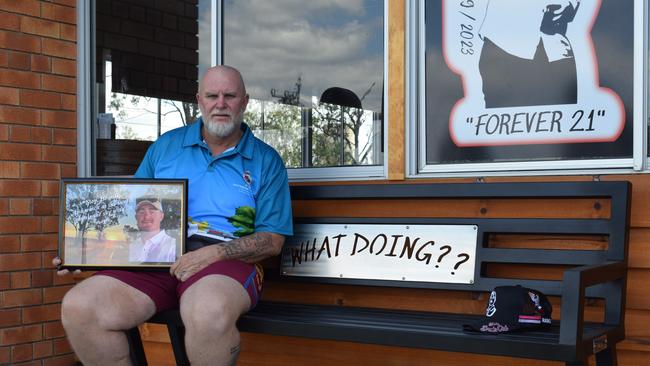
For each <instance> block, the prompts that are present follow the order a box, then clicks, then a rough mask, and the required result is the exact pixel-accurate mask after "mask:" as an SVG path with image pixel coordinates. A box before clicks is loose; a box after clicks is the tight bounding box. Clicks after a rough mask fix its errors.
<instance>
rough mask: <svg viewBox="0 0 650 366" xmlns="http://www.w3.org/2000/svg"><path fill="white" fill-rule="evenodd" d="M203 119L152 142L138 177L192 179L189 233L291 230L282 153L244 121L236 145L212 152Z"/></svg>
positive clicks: (220, 234)
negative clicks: (205, 137) (218, 153)
mask: <svg viewBox="0 0 650 366" xmlns="http://www.w3.org/2000/svg"><path fill="white" fill-rule="evenodd" d="M202 127H203V121H202V120H201V119H200V118H199V119H198V120H197V121H196V122H194V123H193V124H191V125H189V126H184V127H180V128H177V129H174V130H172V131H169V132H167V133H165V134H163V135H162V136H160V138H158V140H156V142H155V143H154V144H152V145H151V146H150V147H149V150H147V154H146V155H145V157H144V159H143V160H142V163H141V164H140V167H138V170H137V172H136V173H135V177H137V178H187V179H188V204H187V209H188V212H187V215H188V235H192V234H195V233H199V234H202V235H206V236H212V237H217V238H220V237H224V238H227V239H228V238H235V237H240V236H244V235H247V234H250V233H252V232H272V233H276V234H281V235H292V233H293V228H292V216H291V199H290V197H289V183H288V178H287V170H286V168H285V166H284V163H283V162H282V158H280V155H279V154H278V153H277V152H276V151H275V150H274V149H273V148H272V147H270V146H269V145H267V144H266V143H264V142H263V141H262V140H260V139H258V138H257V137H255V136H253V133H252V132H251V130H250V128H249V127H248V126H247V125H246V124H244V123H242V127H241V128H242V131H243V136H242V138H241V139H240V140H239V142H238V143H237V146H235V147H234V148H231V149H228V150H226V151H224V152H223V153H222V154H220V155H219V156H212V153H211V152H210V148H209V147H208V145H207V144H206V143H205V142H204V141H203V138H202V136H201V128H202Z"/></svg>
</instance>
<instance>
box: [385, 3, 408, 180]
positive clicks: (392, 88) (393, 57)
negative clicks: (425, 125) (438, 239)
mask: <svg viewBox="0 0 650 366" xmlns="http://www.w3.org/2000/svg"><path fill="white" fill-rule="evenodd" d="M405 3H406V2H405V1H390V2H389V3H388V6H389V8H388V17H389V18H388V58H389V59H388V65H389V66H390V67H388V80H387V81H386V82H387V84H386V88H387V91H388V96H387V98H388V111H387V112H388V113H387V115H388V119H387V120H386V122H388V125H387V128H386V131H388V164H387V165H388V179H392V180H401V179H404V166H405V161H406V159H405V153H406V152H405V151H404V141H405V139H404V115H405V108H406V103H405V97H404V94H405V81H406V73H405V62H404V59H405V56H406V54H405V30H406V27H405V18H404V14H405V13H404V12H405V10H406V9H405V7H406V4H405Z"/></svg>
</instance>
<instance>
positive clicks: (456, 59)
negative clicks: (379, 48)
mask: <svg viewBox="0 0 650 366" xmlns="http://www.w3.org/2000/svg"><path fill="white" fill-rule="evenodd" d="M441 3H442V2H440V1H426V2H424V7H425V8H424V11H425V16H424V24H423V26H422V34H423V36H424V37H425V42H424V43H425V47H424V48H425V49H424V50H423V52H424V60H425V61H424V69H423V70H424V75H423V76H422V80H423V82H424V83H425V84H424V89H425V98H423V100H425V105H424V106H423V107H424V108H423V109H421V110H422V111H423V114H422V116H423V117H424V119H425V120H424V123H423V125H422V126H421V127H423V128H424V131H422V130H421V133H420V134H419V135H420V136H422V137H425V139H426V141H421V142H420V143H421V144H424V146H426V148H425V149H424V150H425V152H424V156H420V158H421V159H423V160H424V161H423V163H424V165H427V166H429V167H435V166H436V165H439V164H465V163H493V162H527V161H559V160H591V159H623V158H631V157H632V146H633V144H632V137H633V128H632V126H633V124H634V121H633V113H632V112H633V109H632V107H633V85H634V74H633V72H634V38H635V35H640V33H641V32H635V29H634V24H635V22H634V1H632V0H622V1H615V2H611V1H603V2H602V3H601V2H585V1H582V2H579V1H564V2H562V5H558V4H554V3H553V2H539V1H535V2H532V1H520V2H516V4H517V5H516V6H514V7H512V6H511V5H513V4H514V3H513V2H509V1H500V0H496V1H490V2H489V3H490V4H489V6H485V3H486V2H479V1H457V2H445V6H442V4H441ZM447 5H448V6H447ZM560 12H562V15H560ZM512 14H517V16H513V15H512ZM604 14H607V16H603V15H604ZM441 29H442V32H441V31H440V30H441Z"/></svg>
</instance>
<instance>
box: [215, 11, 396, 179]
mask: <svg viewBox="0 0 650 366" xmlns="http://www.w3.org/2000/svg"><path fill="white" fill-rule="evenodd" d="M223 11H224V16H223V21H224V24H223V29H224V30H223V32H224V33H223V45H224V46H223V62H224V64H227V65H232V66H234V67H237V68H238V69H239V70H241V72H242V74H243V76H244V79H245V82H246V87H247V91H248V93H249V94H250V96H251V102H250V103H249V107H248V111H247V113H246V115H245V120H246V121H247V122H248V123H249V124H250V125H251V128H252V129H253V131H254V132H255V134H256V136H258V137H260V138H262V139H263V140H265V141H266V142H267V143H269V144H270V145H272V146H273V147H274V148H276V150H278V152H279V153H280V155H281V156H282V158H283V159H284V161H285V164H286V165H287V167H291V168H301V167H339V166H358V165H381V164H383V146H382V141H383V138H382V130H383V121H382V109H383V103H382V100H383V55H384V49H383V44H384V40H383V34H384V25H383V24H384V21H383V17H384V2H383V0H350V1H346V2H341V1H335V0H313V1H300V0H287V1H284V2H283V3H282V5H278V4H277V3H274V2H268V1H262V0H253V1H246V2H243V1H235V0H225V1H224V2H223ZM249 19H257V20H259V21H256V22H250V21H248V20H249Z"/></svg>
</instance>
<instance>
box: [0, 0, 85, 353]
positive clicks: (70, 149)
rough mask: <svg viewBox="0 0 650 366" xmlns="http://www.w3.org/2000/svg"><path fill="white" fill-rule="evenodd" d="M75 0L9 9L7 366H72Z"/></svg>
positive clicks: (4, 216) (4, 259)
mask: <svg viewBox="0 0 650 366" xmlns="http://www.w3.org/2000/svg"><path fill="white" fill-rule="evenodd" d="M75 4H76V1H75V0H52V1H36V0H21V1H3V2H0V19H2V21H0V364H2V365H4V364H11V365H71V364H73V363H74V362H75V357H74V355H73V354H72V351H71V349H70V346H69V344H68V342H67V340H66V338H65V334H64V332H63V329H62V327H61V322H60V320H59V317H60V302H61V298H62V297H63V295H64V294H65V292H66V291H67V290H68V289H69V288H70V287H71V286H72V280H71V279H65V280H63V279H61V278H57V276H56V275H55V273H54V270H53V269H52V268H51V265H50V262H51V259H52V257H54V256H55V255H56V253H57V243H58V237H57V233H58V216H57V215H58V207H59V199H58V196H59V179H60V178H61V177H73V176H75V175H76V167H75V163H76V95H75V93H76V43H75V40H76V9H75Z"/></svg>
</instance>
